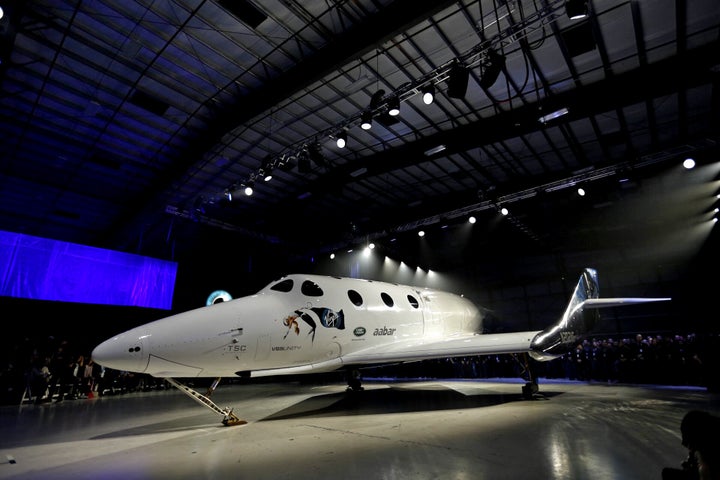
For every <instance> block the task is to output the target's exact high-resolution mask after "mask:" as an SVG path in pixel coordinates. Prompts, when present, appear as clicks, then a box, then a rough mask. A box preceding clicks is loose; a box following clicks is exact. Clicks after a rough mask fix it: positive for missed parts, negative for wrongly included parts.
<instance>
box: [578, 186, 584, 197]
mask: <svg viewBox="0 0 720 480" xmlns="http://www.w3.org/2000/svg"><path fill="white" fill-rule="evenodd" d="M577 193H578V195H580V196H581V197H584V196H585V189H584V188H582V187H579V188H578V189H577Z"/></svg>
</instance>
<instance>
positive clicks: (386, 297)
mask: <svg viewBox="0 0 720 480" xmlns="http://www.w3.org/2000/svg"><path fill="white" fill-rule="evenodd" d="M380 297H381V298H382V301H383V302H385V305H387V306H388V307H392V306H393V305H395V302H394V301H393V299H392V297H391V296H390V295H388V294H387V293H385V292H382V293H381V294H380Z"/></svg>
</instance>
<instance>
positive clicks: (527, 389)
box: [522, 382, 539, 400]
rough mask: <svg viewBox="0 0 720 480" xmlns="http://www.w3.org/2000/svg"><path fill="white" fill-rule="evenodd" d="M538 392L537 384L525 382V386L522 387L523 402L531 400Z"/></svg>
mask: <svg viewBox="0 0 720 480" xmlns="http://www.w3.org/2000/svg"><path fill="white" fill-rule="evenodd" d="M538 390H539V388H538V384H537V382H525V385H523V387H522V394H523V398H524V399H525V400H532V399H533V395H535V394H536V393H537V392H538Z"/></svg>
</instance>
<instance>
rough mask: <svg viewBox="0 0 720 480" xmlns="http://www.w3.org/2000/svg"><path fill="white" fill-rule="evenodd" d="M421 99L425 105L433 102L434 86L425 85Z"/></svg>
mask: <svg viewBox="0 0 720 480" xmlns="http://www.w3.org/2000/svg"><path fill="white" fill-rule="evenodd" d="M422 99H423V102H424V103H425V105H430V104H431V103H433V100H435V85H433V84H432V83H431V84H430V85H425V86H424V87H423V88H422Z"/></svg>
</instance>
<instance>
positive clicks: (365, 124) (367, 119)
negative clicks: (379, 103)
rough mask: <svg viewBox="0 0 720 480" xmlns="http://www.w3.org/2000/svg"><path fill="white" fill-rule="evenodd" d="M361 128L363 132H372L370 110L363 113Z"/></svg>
mask: <svg viewBox="0 0 720 480" xmlns="http://www.w3.org/2000/svg"><path fill="white" fill-rule="evenodd" d="M360 128H362V129H363V130H370V129H371V128H372V112H371V111H370V110H365V111H364V112H363V114H362V122H361V123H360Z"/></svg>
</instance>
